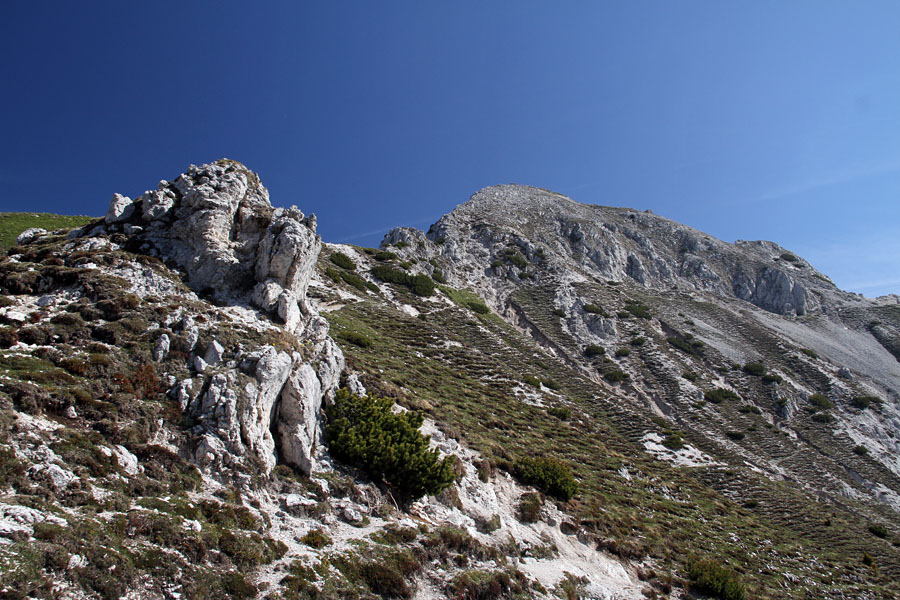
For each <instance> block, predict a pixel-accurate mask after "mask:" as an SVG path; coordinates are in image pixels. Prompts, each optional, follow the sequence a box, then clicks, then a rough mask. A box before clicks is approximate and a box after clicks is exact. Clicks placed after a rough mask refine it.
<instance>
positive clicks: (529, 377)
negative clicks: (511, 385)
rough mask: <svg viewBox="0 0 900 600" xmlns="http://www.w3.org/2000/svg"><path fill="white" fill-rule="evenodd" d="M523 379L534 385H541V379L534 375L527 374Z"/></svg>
mask: <svg viewBox="0 0 900 600" xmlns="http://www.w3.org/2000/svg"><path fill="white" fill-rule="evenodd" d="M522 381H524V382H525V383H527V384H528V385H530V386H533V387H540V385H541V380H540V379H538V378H537V377H535V376H534V375H526V376H525V377H524V378H522Z"/></svg>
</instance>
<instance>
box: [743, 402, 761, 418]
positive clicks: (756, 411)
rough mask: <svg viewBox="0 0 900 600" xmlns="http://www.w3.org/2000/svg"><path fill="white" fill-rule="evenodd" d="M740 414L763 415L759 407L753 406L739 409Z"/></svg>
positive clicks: (745, 405)
mask: <svg viewBox="0 0 900 600" xmlns="http://www.w3.org/2000/svg"><path fill="white" fill-rule="evenodd" d="M738 412H741V413H744V414H747V413H753V414H754V415H761V414H762V411H761V410H760V409H759V408H758V407H756V406H753V405H752V404H744V405H743V406H741V407H740V408H738Z"/></svg>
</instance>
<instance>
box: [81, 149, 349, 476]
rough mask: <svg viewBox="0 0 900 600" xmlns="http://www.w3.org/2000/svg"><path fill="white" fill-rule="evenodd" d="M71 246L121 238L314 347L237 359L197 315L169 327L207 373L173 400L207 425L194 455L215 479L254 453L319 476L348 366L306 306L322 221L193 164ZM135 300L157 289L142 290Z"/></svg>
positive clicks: (255, 183)
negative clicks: (203, 338) (322, 440)
mask: <svg viewBox="0 0 900 600" xmlns="http://www.w3.org/2000/svg"><path fill="white" fill-rule="evenodd" d="M117 236H124V239H119V238H117ZM70 237H71V238H72V239H73V240H74V241H73V242H72V246H71V247H72V249H78V248H82V247H83V243H81V242H79V241H78V240H79V239H85V240H86V242H88V243H94V240H98V239H107V237H111V238H112V239H117V240H118V244H120V245H123V246H125V247H127V248H130V249H135V250H137V251H139V252H141V253H145V254H148V255H151V256H155V257H158V258H160V259H161V260H162V261H163V262H165V263H166V264H168V265H172V266H173V267H175V268H177V269H179V270H182V271H183V272H184V274H185V282H186V284H187V285H188V286H189V287H190V288H191V289H192V290H194V291H195V292H196V293H199V294H202V295H206V296H209V297H211V298H214V299H216V300H218V301H222V302H227V303H230V304H237V305H244V306H246V305H250V304H252V305H253V306H256V307H258V308H260V309H262V310H263V311H266V312H268V313H271V314H272V316H277V319H278V320H279V321H280V322H282V323H283V327H284V329H285V330H286V331H287V332H288V333H291V334H294V335H295V336H296V337H297V339H298V340H299V343H300V344H301V345H304V346H305V348H304V351H303V352H300V351H297V350H294V351H291V352H289V351H285V350H278V349H276V348H275V347H273V346H271V345H262V346H260V347H258V348H256V349H248V348H229V349H227V350H226V349H225V348H224V347H223V346H222V345H221V344H220V343H219V341H218V340H216V339H212V340H211V341H210V342H209V343H208V345H207V346H206V347H199V346H198V345H197V341H198V340H199V328H198V325H197V323H196V321H195V318H194V315H192V314H190V313H189V312H186V311H182V312H180V313H179V319H178V320H177V322H176V320H175V319H173V318H171V317H170V318H169V319H168V321H167V322H166V323H165V325H166V326H173V327H174V329H175V330H176V331H179V332H183V333H184V334H185V335H186V340H185V344H184V345H183V349H184V350H185V351H187V352H190V353H192V356H191V366H192V370H193V372H194V373H195V374H196V376H195V377H193V378H191V379H184V380H182V381H181V382H179V383H178V384H176V386H175V387H173V388H172V390H171V391H170V395H173V396H177V397H178V398H179V402H181V404H182V406H183V408H184V410H185V411H186V413H187V414H188V415H190V416H191V417H192V418H193V419H194V420H195V421H196V422H197V425H196V426H195V431H194V433H195V434H196V435H198V436H200V439H199V442H198V443H197V447H196V450H195V451H194V455H195V459H196V462H197V464H198V465H200V466H202V467H203V468H204V469H206V470H207V471H210V472H217V473H223V472H234V471H235V467H236V466H238V465H239V466H242V467H246V464H245V461H244V457H246V456H248V455H252V456H253V457H254V460H255V461H256V463H258V464H261V465H262V466H263V468H264V472H265V473H268V472H269V471H270V470H271V469H272V468H273V467H274V466H275V464H276V462H277V460H278V459H279V458H280V459H281V460H282V461H283V462H285V463H286V464H289V465H291V466H293V467H296V468H297V469H299V470H300V471H302V472H304V473H309V472H310V470H311V468H312V461H313V457H312V455H313V453H314V451H315V449H316V446H317V444H318V442H319V437H320V435H321V432H320V429H321V424H320V421H321V418H320V407H321V405H322V400H323V398H324V397H325V396H327V395H328V394H331V393H333V391H334V390H335V388H336V386H337V384H338V379H339V377H340V374H341V371H343V368H344V360H343V355H342V354H341V351H340V349H339V348H338V347H337V346H336V345H335V343H334V342H333V340H331V339H330V338H329V337H328V324H327V322H326V321H325V320H324V319H323V318H322V317H320V316H319V315H318V314H316V313H315V312H314V311H310V309H309V307H308V306H307V304H306V289H307V287H308V285H309V280H310V278H311V277H312V274H313V271H314V266H315V262H316V259H317V258H318V255H319V251H320V250H321V245H322V242H321V239H320V237H319V236H318V235H316V219H315V216H314V215H310V216H309V217H306V216H304V215H303V213H302V212H301V211H300V210H299V209H298V208H297V207H291V208H289V209H281V208H274V207H273V206H272V205H271V203H270V202H269V194H268V191H267V190H266V188H265V187H263V185H262V183H261V182H260V181H259V178H258V177H257V176H256V174H255V173H253V172H251V171H250V170H248V169H247V168H245V167H244V166H243V165H240V164H239V163H235V162H233V161H228V160H222V161H219V162H217V163H212V164H208V165H202V166H195V165H192V166H191V167H190V168H189V169H188V170H187V172H185V173H183V174H181V175H180V176H179V177H177V178H176V179H175V180H174V181H171V182H169V181H165V180H164V181H160V183H159V185H158V187H157V189H156V190H148V191H147V192H145V193H144V194H142V195H141V196H140V197H138V198H136V199H135V200H131V199H130V198H128V197H125V196H122V195H121V194H115V195H113V198H112V200H111V201H110V206H109V210H108V211H107V213H106V217H105V218H104V220H103V222H102V223H98V224H94V225H90V226H85V227H84V228H82V229H81V230H77V231H75V232H73V233H72V234H70ZM138 277H140V276H138ZM135 291H136V292H138V293H139V295H141V291H143V292H144V295H147V294H149V293H153V292H155V291H157V290H153V289H151V288H148V287H146V286H144V287H141V286H137V287H136V289H135ZM248 316H249V318H251V319H256V318H257V317H255V316H251V315H248ZM260 327H266V325H262V324H260ZM169 345H170V340H169V337H168V336H167V335H165V334H164V335H162V336H160V337H159V339H158V341H157V342H156V345H155V346H154V348H153V357H154V359H155V360H156V361H157V362H160V361H161V360H162V359H163V358H164V357H165V356H166V354H167V353H168V350H169Z"/></svg>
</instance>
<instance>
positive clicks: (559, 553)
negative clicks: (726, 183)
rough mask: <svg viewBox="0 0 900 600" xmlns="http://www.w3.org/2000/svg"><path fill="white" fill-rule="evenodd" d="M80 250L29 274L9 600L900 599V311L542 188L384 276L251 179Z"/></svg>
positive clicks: (435, 237) (4, 560)
mask: <svg viewBox="0 0 900 600" xmlns="http://www.w3.org/2000/svg"><path fill="white" fill-rule="evenodd" d="M35 218H37V217H35ZM15 222H16V223H23V221H22V218H20V217H16V221H15ZM79 223H83V224H82V225H81V226H80V227H79V228H78V229H75V230H71V231H65V230H57V231H47V230H46V229H47V228H40V227H41V223H40V222H35V223H32V225H34V226H33V227H32V228H29V229H28V230H26V231H24V232H22V233H21V235H19V236H18V239H17V241H16V243H15V245H13V246H12V247H10V249H9V251H8V255H7V256H5V257H3V258H2V259H0V323H2V324H0V432H2V436H0V542H2V543H0V595H4V597H42V598H51V597H52V598H56V597H72V598H76V597H77V598H82V597H91V598H92V597H101V598H118V597H122V596H125V595H128V597H133V598H179V597H244V598H252V597H259V598H273V599H274V598H286V599H287V598H379V597H383V598H419V599H431V598H473V599H474V598H478V599H482V598H597V599H612V598H704V597H713V598H722V599H726V600H732V599H740V598H808V597H816V598H834V599H837V598H872V599H876V598H894V597H897V596H898V595H900V583H898V582H900V526H898V523H900V518H898V514H900V459H898V455H900V395H898V390H900V363H898V360H900V298H898V297H897V296H888V297H883V298H879V299H875V300H871V299H866V298H863V297H861V296H858V295H856V294H852V293H848V292H843V291H841V290H839V289H838V288H837V287H836V286H835V285H834V284H833V283H832V282H831V281H830V280H829V278H828V277H827V275H825V274H822V273H819V272H818V271H816V270H815V269H814V268H813V267H812V266H811V265H810V264H809V263H808V262H807V261H805V260H804V259H803V258H802V257H799V256H797V255H796V254H794V253H791V252H790V251H788V250H786V249H784V248H782V247H780V246H778V245H777V244H774V243H772V242H742V241H739V242H736V243H735V244H728V243H725V242H722V241H720V240H717V239H715V238H713V237H711V236H709V235H707V234H704V233H702V232H699V231H696V230H694V229H691V228H690V227H687V226H684V225H680V224H678V223H674V222H672V221H670V220H667V219H664V218H661V217H659V216H657V215H654V214H652V213H650V212H639V211H635V210H631V209H627V208H610V207H601V206H593V205H585V204H580V203H578V202H575V201H573V200H571V199H569V198H567V197H565V196H562V195H559V194H556V193H553V192H550V191H547V190H542V189H538V188H531V187H526V186H518V185H504V186H495V187H489V188H485V189H483V190H481V191H479V192H477V193H476V194H474V195H473V196H472V198H471V199H470V200H469V201H468V202H465V203H464V204H461V205H460V206H458V207H457V208H456V209H455V210H453V211H452V212H450V213H449V214H447V215H445V216H444V217H442V218H441V219H440V220H439V221H438V222H437V223H435V224H434V225H432V226H431V228H430V229H429V230H428V231H427V232H423V231H419V230H416V229H411V228H397V229H394V230H392V231H391V232H390V233H388V235H387V236H385V239H384V241H383V242H382V244H381V247H380V248H378V249H375V248H361V247H356V246H350V245H338V244H328V243H323V242H322V240H321V239H320V238H319V236H318V235H317V234H316V219H315V217H314V216H312V215H309V216H307V215H304V214H303V213H302V212H301V211H300V210H299V209H298V208H296V207H291V208H288V209H283V208H275V207H273V206H272V205H271V203H270V202H269V198H268V192H267V191H266V189H265V188H264V187H263V185H262V183H261V182H260V181H259V178H258V177H257V176H256V175H255V174H254V173H252V172H251V171H249V170H248V169H247V168H246V167H244V166H243V165H241V164H239V163H236V162H233V161H229V160H221V161H217V162H216V163H212V164H209V165H202V166H199V167H198V166H191V167H190V168H189V169H188V170H187V171H186V172H185V173H184V174H182V175H180V176H179V177H177V178H175V179H174V180H172V181H161V182H160V183H159V185H158V186H157V188H156V189H154V190H149V191H147V192H145V193H144V194H143V195H141V196H140V197H138V198H136V199H134V200H132V199H130V198H127V197H124V196H120V195H118V194H117V195H115V196H114V197H113V200H112V202H111V204H110V209H109V212H108V213H107V215H106V216H105V217H104V218H102V219H96V220H92V221H89V222H83V221H80V222H79ZM50 228H52V226H51V227H50ZM417 429H420V430H421V432H422V434H424V435H425V436H426V437H422V435H420V434H417V433H416V430H417Z"/></svg>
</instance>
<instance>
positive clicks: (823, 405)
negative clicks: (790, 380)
mask: <svg viewBox="0 0 900 600" xmlns="http://www.w3.org/2000/svg"><path fill="white" fill-rule="evenodd" d="M809 403H810V404H812V405H813V406H814V407H816V408H818V409H821V410H828V409H829V408H832V407H833V406H834V405H833V404H832V403H831V400H829V399H828V398H826V397H825V395H824V394H813V395H812V396H810V397H809Z"/></svg>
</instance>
